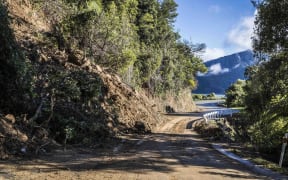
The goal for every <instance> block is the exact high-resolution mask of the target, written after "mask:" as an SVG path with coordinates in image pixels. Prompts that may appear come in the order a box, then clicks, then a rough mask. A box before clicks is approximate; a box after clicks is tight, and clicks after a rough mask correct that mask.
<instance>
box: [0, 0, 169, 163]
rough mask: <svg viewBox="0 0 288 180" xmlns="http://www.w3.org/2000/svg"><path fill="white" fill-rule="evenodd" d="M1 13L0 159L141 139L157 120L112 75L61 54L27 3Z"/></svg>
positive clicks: (16, 0)
mask: <svg viewBox="0 0 288 180" xmlns="http://www.w3.org/2000/svg"><path fill="white" fill-rule="evenodd" d="M0 11H1V12H0V15H1V18H0V19H1V21H5V22H4V23H3V22H1V28H0V30H1V31H0V33H1V36H0V42H1V48H0V51H1V52H0V54H3V55H5V56H3V55H2V56H1V59H0V60H1V66H0V70H1V74H0V78H1V86H2V87H6V88H4V91H2V93H1V98H2V97H5V98H2V99H1V105H0V107H1V109H0V113H1V114H2V115H1V116H0V143H1V144H0V146H1V147H0V148H1V149H0V158H7V157H8V155H15V154H24V155H25V154H29V153H30V154H34V153H39V152H40V150H41V148H42V149H44V147H45V146H48V145H57V146H58V145H59V144H60V145H62V144H66V143H71V144H79V143H80V144H86V145H91V144H93V143H95V142H98V141H101V140H105V139H107V138H108V137H117V136H118V135H120V134H123V133H132V132H134V133H135V132H137V133H148V132H151V131H153V129H154V128H155V127H156V126H157V124H160V123H161V122H162V121H164V118H163V117H162V116H161V115H160V114H159V112H157V110H156V108H155V107H154V105H153V104H151V103H150V101H149V99H148V98H147V97H146V96H145V95H144V94H142V93H139V92H137V91H136V90H135V89H133V88H132V87H130V86H129V85H127V84H125V83H124V82H122V81H121V78H120V77H119V76H118V75H117V74H115V73H111V72H108V70H107V69H104V68H102V67H100V66H99V65H97V64H94V63H93V62H92V61H91V60H90V59H87V58H85V56H84V55H83V54H84V53H83V52H81V51H80V50H74V51H73V52H69V53H68V52H66V51H65V50H60V49H59V48H58V47H57V43H56V42H57V38H56V37H55V35H54V34H53V33H54V30H53V28H52V27H53V26H52V24H49V20H48V19H47V18H46V17H45V13H43V12H42V11H41V9H37V8H36V9H35V8H34V7H33V6H32V5H31V3H30V1H29V0H13V1H3V0H1V2H0ZM7 32H8V33H7ZM15 54H16V55H17V56H16V55H15ZM7 69H8V71H6V70H7ZM4 70H5V71H4ZM12 97H13V98H12ZM8 113H11V114H10V115H7V116H6V115H4V114H8ZM12 114H13V115H12ZM14 116H15V117H14ZM11 119H12V120H11Z"/></svg>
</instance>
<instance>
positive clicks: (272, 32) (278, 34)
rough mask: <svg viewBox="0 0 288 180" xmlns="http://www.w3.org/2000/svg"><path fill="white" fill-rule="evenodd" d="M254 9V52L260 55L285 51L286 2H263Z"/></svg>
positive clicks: (266, 0)
mask: <svg viewBox="0 0 288 180" xmlns="http://www.w3.org/2000/svg"><path fill="white" fill-rule="evenodd" d="M256 7H257V15H256V21H255V33H256V36H254V50H255V51H256V52H262V53H277V52H281V51H283V50H284V51H287V49H288V43H287V42H288V31H287V28H288V11H287V9H288V3H287V1H286V0H263V1H261V3H259V4H257V6H256Z"/></svg>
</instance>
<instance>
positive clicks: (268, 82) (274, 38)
mask: <svg viewBox="0 0 288 180" xmlns="http://www.w3.org/2000/svg"><path fill="white" fill-rule="evenodd" d="M253 3H254V5H255V6H256V8H257V15H256V20H255V28H254V31H255V35H254V37H253V48H254V52H255V53H256V58H257V59H258V63H257V64H256V65H254V66H250V67H248V68H247V69H246V73H245V75H246V77H247V81H246V82H244V81H238V82H236V83H235V84H234V85H232V86H231V87H230V88H229V89H227V90H226V96H227V100H228V105H231V106H244V107H245V111H244V114H243V119H244V121H246V123H247V124H246V126H245V127H244V128H245V129H246V130H245V131H246V133H245V134H246V135H249V137H250V140H251V142H252V143H253V144H254V145H255V146H256V147H257V149H259V150H262V151H268V152H277V150H280V147H279V146H281V144H282V137H283V136H284V134H285V133H287V132H288V73H287V72H288V43H287V42H288V11H287V10H288V2H287V1H286V0H264V1H260V2H256V1H255V2H254V1H253Z"/></svg>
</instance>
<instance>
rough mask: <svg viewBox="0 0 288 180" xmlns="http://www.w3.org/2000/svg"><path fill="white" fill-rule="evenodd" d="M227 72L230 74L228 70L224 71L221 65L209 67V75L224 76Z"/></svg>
mask: <svg viewBox="0 0 288 180" xmlns="http://www.w3.org/2000/svg"><path fill="white" fill-rule="evenodd" d="M227 72H229V69H228V68H223V69H222V67H221V64H220V63H217V64H213V65H212V66H210V67H209V71H208V75H217V74H223V73H227Z"/></svg>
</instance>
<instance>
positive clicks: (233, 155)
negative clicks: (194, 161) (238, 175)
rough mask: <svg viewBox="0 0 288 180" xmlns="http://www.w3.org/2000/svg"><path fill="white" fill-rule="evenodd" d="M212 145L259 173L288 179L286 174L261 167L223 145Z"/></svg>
mask: <svg viewBox="0 0 288 180" xmlns="http://www.w3.org/2000/svg"><path fill="white" fill-rule="evenodd" d="M211 146H212V147H213V148H214V149H215V150H217V151H218V152H220V153H221V154H223V155H225V156H227V157H229V158H231V159H233V160H236V161H238V162H240V163H241V164H243V165H245V166H247V167H248V168H250V169H251V170H252V171H253V172H255V173H257V174H261V175H264V176H269V177H272V178H275V179H288V176H285V175H283V174H280V173H278V172H274V171H272V170H270V169H266V168H262V167H259V166H257V165H255V164H253V163H252V162H251V161H249V160H246V159H243V158H241V157H240V156H237V155H236V154H234V153H232V152H230V151H227V150H225V149H223V147H222V146H221V145H219V144H216V143H211Z"/></svg>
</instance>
